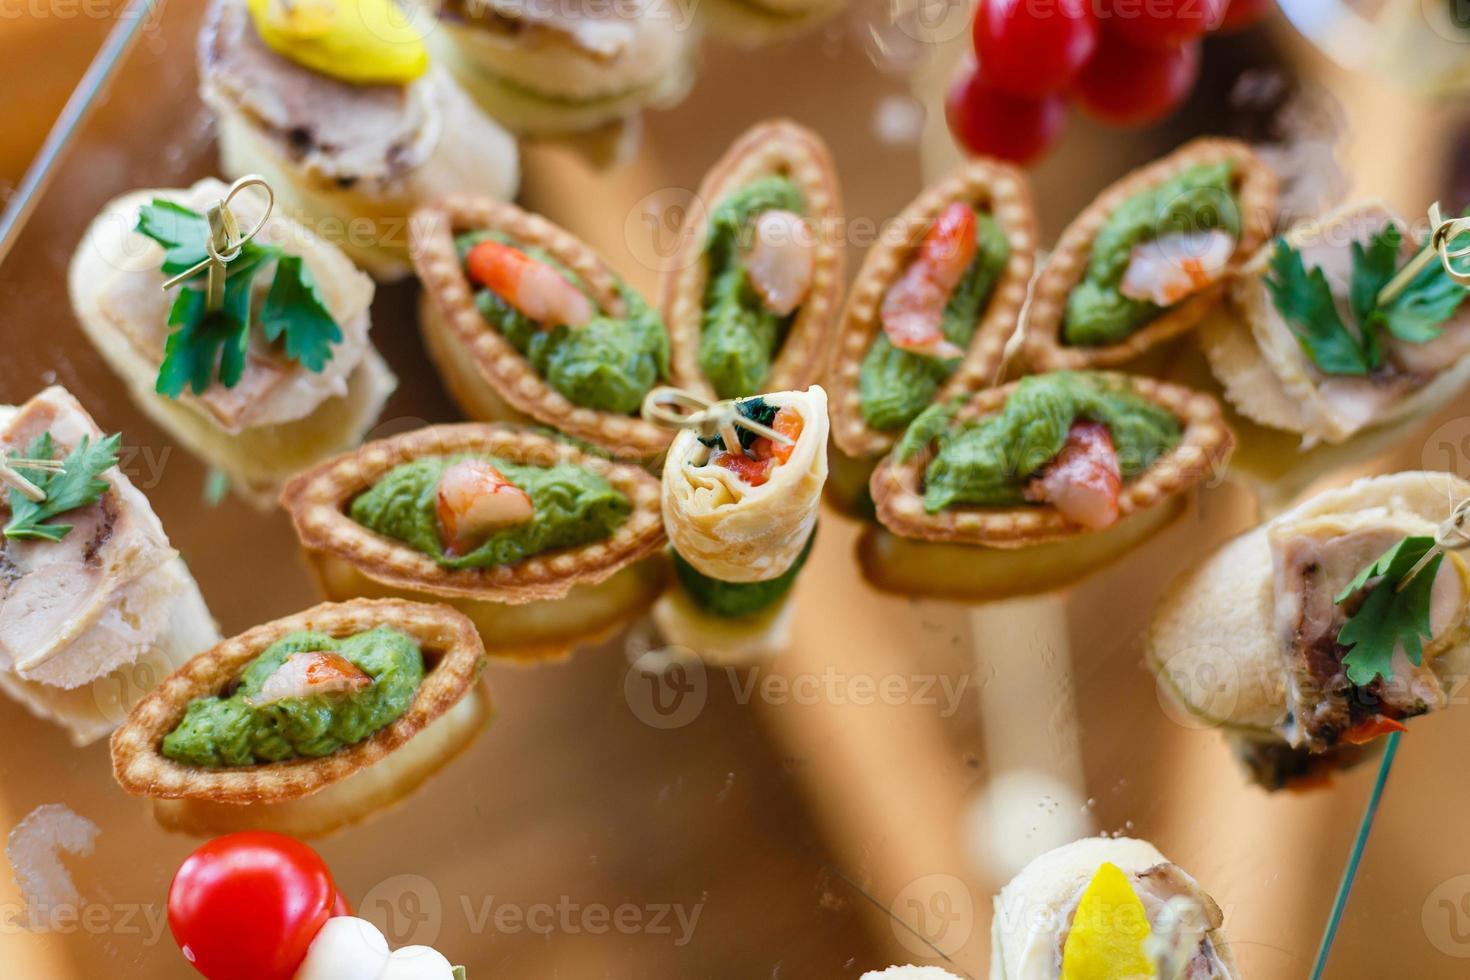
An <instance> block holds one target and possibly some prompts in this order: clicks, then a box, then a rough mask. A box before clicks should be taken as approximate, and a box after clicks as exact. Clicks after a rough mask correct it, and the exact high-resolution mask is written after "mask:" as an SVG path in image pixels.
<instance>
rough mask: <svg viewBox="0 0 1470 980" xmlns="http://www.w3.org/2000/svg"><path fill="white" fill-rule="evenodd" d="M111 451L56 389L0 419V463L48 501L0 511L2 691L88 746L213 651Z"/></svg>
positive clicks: (198, 605)
mask: <svg viewBox="0 0 1470 980" xmlns="http://www.w3.org/2000/svg"><path fill="white" fill-rule="evenodd" d="M116 451H117V442H116V437H113V438H111V439H109V438H108V437H105V436H104V435H103V433H102V431H101V430H100V429H99V428H98V427H97V425H96V423H94V422H93V421H92V418H91V416H89V415H88V414H87V412H86V410H85V409H83V408H82V406H81V404H80V403H79V402H78V401H77V400H76V399H75V398H73V397H72V396H71V394H70V393H68V392H67V391H66V390H65V389H64V388H60V387H52V388H47V389H46V390H44V391H42V392H41V393H40V394H38V395H36V396H35V397H34V398H32V399H31V400H30V401H28V402H26V403H25V404H24V405H21V406H18V407H12V406H0V455H3V456H5V457H9V458H12V459H16V460H29V461H34V460H39V459H46V460H55V461H61V462H62V465H63V467H64V469H63V473H62V474H50V473H46V472H43V471H39V470H32V469H30V468H27V467H25V466H24V465H23V464H22V463H20V462H17V463H16V464H15V467H14V468H15V470H16V471H17V472H19V473H20V474H21V475H22V476H23V477H25V478H27V479H28V480H31V481H32V482H33V484H34V486H35V487H37V488H38V489H40V490H41V491H42V492H43V493H45V495H46V496H45V499H44V500H42V501H40V502H33V501H31V500H30V499H29V498H27V497H26V496H25V495H24V494H23V493H21V491H20V490H17V489H14V488H12V489H9V490H8V491H7V492H6V493H4V494H3V499H0V526H3V530H0V689H3V690H4V691H5V692H6V693H7V694H9V695H10V696H11V697H13V698H15V699H16V700H17V701H19V702H20V703H21V704H23V705H24V706H25V707H26V708H27V709H29V710H30V711H31V712H32V713H33V714H36V715H38V716H40V717H42V718H47V719H50V720H52V721H54V722H56V723H57V724H59V725H61V726H63V727H64V728H65V729H66V730H67V732H68V734H69V735H70V736H71V738H72V741H73V742H75V743H76V744H77V745H86V744H88V743H90V742H93V741H95V740H97V739H99V738H102V737H104V736H105V735H107V734H108V733H109V732H111V731H112V729H113V728H114V727H116V726H117V725H118V724H119V723H120V722H121V721H122V719H123V716H124V715H125V714H126V713H127V711H128V709H130V708H131V707H132V705H133V703H134V702H135V701H137V699H138V698H140V697H142V696H143V695H144V694H145V693H147V691H148V690H150V689H151V688H152V686H153V685H154V684H155V683H157V682H158V681H159V680H161V679H162V678H163V676H164V675H166V674H168V673H169V672H170V671H172V670H173V669H174V668H176V667H178V666H179V665H180V664H182V663H183V662H184V661H185V660H187V659H188V658H189V657H191V656H193V655H194V654H196V653H198V652H199V651H200V650H202V649H204V648H206V647H208V646H210V645H211V644H213V643H215V642H217V641H218V639H219V634H218V633H217V632H216V629H215V625H214V620H213V619H212V618H211V617H210V615H209V610H208V609H207V608H205V605H204V600H203V599H202V598H201V597H200V594H199V588H198V586H197V585H195V584H194V579H193V577H192V576H191V575H190V574H189V571H188V569H187V568H186V567H185V566H184V563H183V561H182V560H181V559H180V558H179V554H178V552H177V551H175V550H174V549H173V547H172V546H171V545H170V544H169V540H168V536H167V535H166V534H165V533H164V530H163V526H162V524H160V523H159V520H158V517H157V516H156V515H155V514H154V513H153V510H152V508H151V507H150V506H149V505H148V501H147V499H146V498H145V497H144V496H143V494H142V493H141V492H140V491H139V490H138V489H137V488H136V487H134V486H133V484H132V482H131V481H130V480H129V479H128V478H127V476H126V475H125V474H124V473H123V472H122V471H121V470H120V469H119V468H118V466H117V455H116Z"/></svg>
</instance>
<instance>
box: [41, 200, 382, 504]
mask: <svg viewBox="0 0 1470 980" xmlns="http://www.w3.org/2000/svg"><path fill="white" fill-rule="evenodd" d="M237 186H238V185H237ZM234 190H235V188H232V187H229V186H227V185H226V184H224V183H223V182H221V181H219V180H216V179H215V178H213V177H206V178H204V179H203V180H200V181H198V182H197V183H195V184H194V185H193V186H191V187H186V188H162V189H156V190H140V191H133V192H131V193H128V194H124V195H123V196H121V197H119V198H117V199H115V200H113V201H111V202H109V203H108V204H107V205H106V206H105V207H104V208H103V210H102V213H101V214H99V215H98V216H97V217H96V218H95V219H94V220H93V221H92V223H91V224H90V225H89V226H88V228H87V231H86V234H85V235H84V236H83V237H82V240H81V242H80V243H79V244H78V245H77V250H76V253H75V254H74V255H73V256H72V259H71V265H70V267H69V269H68V272H67V285H68V289H69V292H70V295H71V303H72V309H73V310H74V311H75V313H76V316H77V319H78V321H79V322H80V323H81V325H82V329H83V331H85V332H86V334H87V336H88V338H89V339H90V340H91V341H92V343H93V345H94V346H96V348H97V350H98V351H99V352H100V353H101V354H102V356H103V358H104V359H105V360H106V361H107V363H108V364H109V365H110V366H111V367H112V368H113V370H114V371H116V372H117V373H118V375H119V376H120V377H121V378H122V380H123V382H124V383H125V384H126V386H127V388H128V392H129V394H131V395H132V397H133V401H134V402H136V403H137V405H138V407H139V408H141V409H142V410H143V412H144V414H146V415H147V416H148V417H149V418H151V419H152V420H153V421H154V422H156V423H157V424H158V425H159V426H161V427H162V428H163V429H165V430H166V431H168V432H169V433H170V434H171V435H172V436H173V437H174V438H175V439H177V440H178V441H179V442H180V443H182V444H183V445H184V446H186V447H187V448H188V449H190V450H191V451H193V452H194V453H196V454H197V455H199V456H201V457H202V458H203V459H204V460H206V461H207V462H208V463H209V464H210V465H211V466H213V467H215V468H217V469H219V470H221V471H223V472H224V473H225V475H227V476H228V477H229V479H230V483H231V485H232V487H233V488H234V490H235V491H236V492H237V493H239V494H240V495H241V496H242V497H243V498H244V499H246V500H247V501H249V502H250V503H252V504H254V505H256V506H259V507H262V508H263V507H268V506H269V505H270V503H271V501H273V500H274V499H275V496H276V494H277V493H278V492H279V491H280V487H281V484H282V483H284V482H285V480H286V478H287V477H289V476H290V475H291V474H292V473H295V472H296V471H297V470H300V469H301V468H302V467H304V466H310V465H311V464H313V463H315V462H317V461H318V460H320V459H323V458H325V457H327V456H330V455H331V454H333V453H337V452H341V451H342V450H343V449H346V448H348V447H350V446H355V445H357V443H358V442H359V441H360V440H361V439H362V436H363V434H364V433H365V432H366V431H367V430H368V429H369V428H371V427H372V425H373V424H374V423H375V422H376V421H377V418H378V413H379V412H380V411H381V410H382V407H383V404H384V402H386V401H387V399H388V396H389V395H390V394H392V392H393V389H394V387H395V386H396V385H397V383H398V382H397V379H396V378H395V377H394V376H393V373H392V372H391V371H390V370H389V369H388V365H387V364H386V362H384V360H383V358H382V357H381V356H379V354H378V352H377V350H376V349H375V348H374V347H373V345H372V341H371V340H370V339H369V336H368V330H369V327H370V325H371V324H370V321H371V309H370V307H371V304H372V300H373V294H374V287H373V281H372V279H370V278H368V277H367V276H366V275H364V274H363V273H362V272H360V271H358V269H357V268H356V267H355V266H354V265H353V264H352V263H351V262H350V261H349V260H348V258H347V256H346V255H344V254H343V253H342V252H341V251H340V250H339V249H337V248H336V247H335V246H334V245H332V244H331V243H330V242H328V241H326V240H325V239H322V238H320V237H318V236H317V235H316V234H315V233H314V232H313V231H312V230H310V229H308V228H307V227H305V226H304V225H301V224H299V223H297V222H296V221H294V220H292V219H291V218H289V217H287V216H286V215H285V214H284V213H282V210H281V209H280V208H276V209H273V210H272V209H270V206H269V202H268V200H267V198H266V197H265V196H263V194H262V193H261V191H260V189H259V188H249V189H245V190H241V191H239V192H237V193H235V194H234V196H233V197H231V193H232V191H234ZM227 197H229V198H230V201H229V205H228V208H227V210H229V212H230V213H231V214H232V215H233V216H234V219H235V221H236V223H237V224H238V226H239V228H240V229H241V233H242V235H243V234H246V233H248V232H249V231H250V230H256V234H255V235H254V236H253V237H252V238H250V239H249V240H248V241H246V242H245V243H244V244H243V245H242V246H241V247H240V249H239V250H238V254H236V255H235V257H234V258H232V259H230V260H229V261H228V262H227V263H226V267H225V278H226V286H225V290H224V296H223V302H222V305H221V307H220V308H219V309H218V310H211V309H210V308H209V302H208V298H207V293H208V288H207V287H208V284H207V273H206V272H205V271H203V270H202V269H200V268H196V263H199V262H202V261H204V260H205V259H206V255H207V252H206V243H207V241H206V240H207V239H208V238H209V235H210V230H209V225H208V221H207V217H206V216H207V213H208V211H209V209H210V208H211V207H212V206H214V205H215V204H217V203H219V202H220V201H221V200H223V199H225V198H227ZM191 268H194V274H193V275H191V276H189V277H188V278H187V279H186V280H185V281H183V282H175V281H174V280H175V278H176V277H177V276H180V275H183V274H185V273H187V272H189V270H190V269H191Z"/></svg>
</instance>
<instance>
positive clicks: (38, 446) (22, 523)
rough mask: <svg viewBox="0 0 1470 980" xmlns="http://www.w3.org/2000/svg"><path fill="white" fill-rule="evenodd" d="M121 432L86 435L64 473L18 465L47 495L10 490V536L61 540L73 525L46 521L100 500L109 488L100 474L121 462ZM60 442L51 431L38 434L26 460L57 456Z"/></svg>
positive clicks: (66, 461) (28, 447) (6, 531)
mask: <svg viewBox="0 0 1470 980" xmlns="http://www.w3.org/2000/svg"><path fill="white" fill-rule="evenodd" d="M121 442H122V436H121V434H117V433H114V434H113V435H110V436H108V437H106V438H105V439H101V440H98V441H97V442H92V440H91V439H90V438H89V437H87V436H82V439H81V442H79V443H77V447H76V448H75V449H73V450H72V451H71V453H70V454H68V455H67V457H66V459H65V461H64V462H63V463H62V470H61V472H60V473H47V472H44V471H41V470H34V469H29V468H27V467H25V466H16V467H15V471H16V472H17V473H19V474H20V475H21V476H24V477H25V478H26V479H28V480H30V481H31V482H32V483H34V484H35V485H36V486H37V487H38V488H39V489H40V490H41V491H42V492H44V493H45V494H46V499H45V500H42V501H35V500H31V499H30V498H29V497H27V496H26V495H25V494H23V493H21V492H20V491H19V490H11V491H10V523H9V524H7V525H5V530H4V532H3V533H4V535H5V536H6V537H7V538H12V539H18V538H33V539H39V540H42V541H60V540H61V539H62V538H64V537H66V536H67V534H68V533H69V532H70V531H71V529H72V525H70V524H46V523H43V522H45V521H49V520H51V518H53V517H58V516H60V515H62V514H65V513H66V512H67V511H70V510H76V509H77V508H78V507H85V506H86V505H88V504H93V503H96V502H97V500H98V499H99V498H100V497H101V496H102V494H103V493H104V492H105V491H106V490H107V481H106V480H101V479H98V477H99V476H100V475H101V474H102V473H104V472H106V471H107V470H109V469H111V468H112V467H114V466H116V465H117V448H118V446H119V445H120V444H121ZM55 457H56V443H55V441H54V440H53V439H52V438H51V433H49V432H47V433H44V434H42V435H40V436H37V437H36V438H35V439H33V440H32V441H31V444H30V445H29V446H27V447H26V451H25V458H26V459H54V458H55Z"/></svg>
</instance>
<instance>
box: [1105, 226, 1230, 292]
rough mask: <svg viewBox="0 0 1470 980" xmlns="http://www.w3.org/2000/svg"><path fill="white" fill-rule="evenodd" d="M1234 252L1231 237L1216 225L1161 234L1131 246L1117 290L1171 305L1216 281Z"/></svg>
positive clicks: (1228, 263)
mask: <svg viewBox="0 0 1470 980" xmlns="http://www.w3.org/2000/svg"><path fill="white" fill-rule="evenodd" d="M1234 254H1235V238H1234V236H1232V235H1231V234H1230V233H1229V232H1226V231H1221V230H1220V229H1218V228H1213V229H1210V230H1209V231H1191V232H1177V233H1173V234H1169V235H1164V236H1163V237H1161V238H1155V239H1153V240H1152V241H1148V242H1143V243H1142V244H1139V245H1135V246H1133V251H1132V252H1130V253H1129V255H1128V269H1127V271H1125V272H1124V273H1123V281H1122V283H1121V284H1119V286H1118V292H1120V293H1122V294H1123V295H1124V296H1127V297H1128V298H1129V299H1140V300H1149V301H1150V302H1152V303H1155V304H1157V305H1159V306H1172V305H1174V304H1175V303H1177V302H1179V301H1180V300H1181V299H1183V298H1184V297H1186V296H1189V295H1190V294H1192V293H1197V292H1199V291H1200V290H1201V289H1204V288H1205V287H1206V286H1208V285H1210V284H1211V283H1213V282H1216V281H1217V280H1219V278H1220V277H1221V276H1222V275H1224V274H1225V269H1226V267H1227V266H1229V265H1230V257H1231V256H1232V255H1234Z"/></svg>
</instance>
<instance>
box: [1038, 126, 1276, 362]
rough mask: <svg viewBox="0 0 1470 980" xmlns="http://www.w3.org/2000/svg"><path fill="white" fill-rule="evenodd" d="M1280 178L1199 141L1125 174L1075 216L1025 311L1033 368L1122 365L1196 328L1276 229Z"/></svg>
mask: <svg viewBox="0 0 1470 980" xmlns="http://www.w3.org/2000/svg"><path fill="white" fill-rule="evenodd" d="M1275 220H1276V175H1275V174H1274V173H1273V172H1272V171H1271V170H1270V168H1269V167H1267V166H1266V164H1265V162H1264V161H1262V160H1261V159H1260V158H1259V157H1258V156H1256V154H1255V153H1254V152H1252V150H1251V149H1250V147H1248V146H1246V145H1245V144H1244V143H1241V142H1238V141H1236V140H1229V139H1218V138H1212V137H1206V138H1201V139H1197V140H1193V141H1192V142H1189V143H1186V144H1184V145H1183V146H1181V147H1180V148H1179V149H1177V150H1175V151H1174V152H1173V153H1170V154H1169V155H1168V156H1165V157H1162V158H1160V159H1158V160H1155V161H1154V162H1153V163H1151V164H1149V165H1148V166H1146V167H1141V168H1140V169H1138V170H1135V171H1133V172H1132V173H1130V174H1128V175H1126V176H1125V177H1123V178H1121V179H1120V180H1118V181H1116V182H1115V183H1113V184H1112V185H1111V186H1109V187H1108V188H1107V189H1106V190H1104V191H1103V192H1102V193H1101V194H1100V195H1098V197H1097V199H1096V200H1094V201H1093V202H1092V204H1090V205H1089V206H1088V207H1087V209H1086V210H1084V211H1083V212H1082V213H1081V214H1079V215H1078V216H1077V217H1076V218H1074V219H1073V220H1072V223H1071V224H1069V225H1068V226H1067V227H1066V229H1065V230H1064V231H1063V232H1062V235H1061V238H1059V239H1058V240H1057V245H1056V248H1055V249H1053V250H1052V252H1051V255H1050V256H1048V258H1047V260H1046V263H1045V264H1044V265H1043V266H1042V267H1041V272H1040V273H1039V274H1038V276H1037V279H1036V283H1035V284H1034V286H1033V287H1032V292H1031V300H1030V303H1029V305H1028V308H1027V312H1026V321H1025V338H1026V358H1027V361H1028V362H1029V364H1030V366H1031V367H1032V368H1033V369H1034V370H1037V371H1056V370H1076V369H1082V368H1109V367H1120V366H1122V365H1125V364H1128V363H1130V362H1132V361H1135V360H1136V359H1137V358H1139V357H1140V356H1142V355H1143V354H1144V353H1145V352H1147V351H1149V350H1150V349H1152V348H1154V347H1156V346H1158V345H1159V344H1162V343H1164V342H1165V341H1167V340H1170V339H1172V338H1174V337H1177V336H1180V335H1181V334H1184V333H1187V332H1188V331H1190V330H1192V329H1194V327H1195V326H1197V325H1198V324H1199V322H1200V321H1201V320H1202V319H1204V317H1205V316H1206V314H1208V313H1209V312H1210V311H1211V310H1212V309H1213V308H1214V307H1216V306H1217V305H1218V304H1219V303H1220V300H1221V297H1222V296H1223V295H1224V291H1225V285H1226V281H1227V279H1228V277H1229V276H1230V275H1231V274H1232V273H1233V272H1234V271H1235V270H1237V269H1239V268H1240V267H1241V266H1242V265H1243V264H1245V263H1246V262H1247V261H1249V260H1250V258H1251V257H1252V256H1253V255H1254V254H1255V253H1256V251H1257V250H1258V249H1259V248H1260V247H1261V246H1262V245H1263V244H1265V242H1266V241H1267V240H1268V239H1269V238H1270V237H1271V229H1272V227H1273V225H1274V222H1275Z"/></svg>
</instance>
